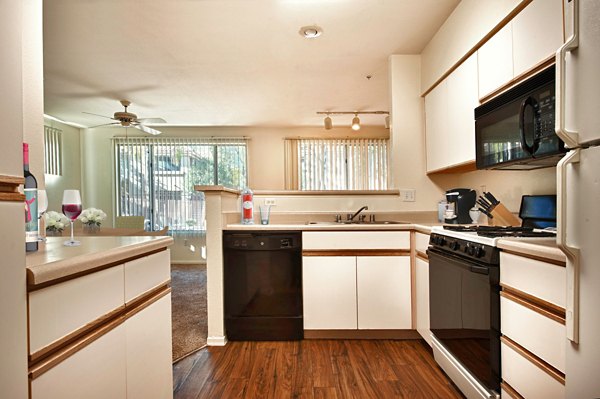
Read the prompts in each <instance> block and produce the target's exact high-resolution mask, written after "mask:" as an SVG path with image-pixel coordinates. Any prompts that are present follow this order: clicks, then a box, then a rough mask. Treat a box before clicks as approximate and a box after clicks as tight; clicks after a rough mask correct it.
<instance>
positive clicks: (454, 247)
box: [448, 241, 460, 251]
mask: <svg viewBox="0 0 600 399" xmlns="http://www.w3.org/2000/svg"><path fill="white" fill-rule="evenodd" d="M448 246H449V247H450V249H451V250H453V251H456V250H457V249H458V248H460V244H459V243H458V242H457V241H453V242H451V243H450V245H448Z"/></svg>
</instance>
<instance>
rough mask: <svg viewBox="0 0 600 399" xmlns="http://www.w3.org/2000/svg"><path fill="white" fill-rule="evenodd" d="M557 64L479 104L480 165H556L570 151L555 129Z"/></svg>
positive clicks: (477, 149) (477, 139) (477, 138)
mask: <svg viewBox="0 0 600 399" xmlns="http://www.w3.org/2000/svg"><path fill="white" fill-rule="evenodd" d="M554 82H555V68H554V65H553V66H551V67H549V68H547V69H545V70H543V71H542V72H540V73H538V74H536V75H534V76H532V77H531V78H529V79H527V80H525V81H523V82H522V83H520V84H518V85H516V86H515V87H513V88H511V89H510V90H508V91H506V92H504V93H502V94H500V95H499V96H497V97H495V98H493V99H492V100H490V101H489V102H487V103H485V104H482V105H481V106H479V107H477V108H475V159H476V164H477V169H510V170H523V169H538V168H545V167H548V166H554V165H556V164H557V162H558V161H559V160H560V158H562V157H563V155H564V153H565V152H566V149H565V146H564V143H563V142H562V141H561V140H560V138H558V136H557V135H556V132H555V131H554V119H555V104H554V102H555V95H554V89H555V84H554Z"/></svg>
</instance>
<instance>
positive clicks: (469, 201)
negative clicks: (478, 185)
mask: <svg viewBox="0 0 600 399" xmlns="http://www.w3.org/2000/svg"><path fill="white" fill-rule="evenodd" d="M446 200H447V201H448V203H454V216H455V217H453V218H446V219H445V220H444V221H445V223H450V224H470V223H471V216H469V210H470V209H471V208H473V207H474V206H475V201H476V200H477V193H476V192H475V190H471V189H470V188H454V189H452V190H448V191H446Z"/></svg>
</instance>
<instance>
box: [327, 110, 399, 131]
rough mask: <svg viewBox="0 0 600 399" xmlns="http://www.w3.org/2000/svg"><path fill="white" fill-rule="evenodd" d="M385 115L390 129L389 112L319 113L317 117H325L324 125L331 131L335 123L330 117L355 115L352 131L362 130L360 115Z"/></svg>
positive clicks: (387, 127) (387, 126) (386, 125)
mask: <svg viewBox="0 0 600 399" xmlns="http://www.w3.org/2000/svg"><path fill="white" fill-rule="evenodd" d="M365 114H368V115H385V121H384V122H385V128H386V129H389V128H390V113H389V112H388V111H318V112H317V115H325V119H324V120H323V124H324V125H325V129H326V130H330V129H331V128H332V127H333V121H332V120H331V117H330V115H354V118H352V124H351V125H350V126H351V127H352V130H360V118H359V117H358V115H365Z"/></svg>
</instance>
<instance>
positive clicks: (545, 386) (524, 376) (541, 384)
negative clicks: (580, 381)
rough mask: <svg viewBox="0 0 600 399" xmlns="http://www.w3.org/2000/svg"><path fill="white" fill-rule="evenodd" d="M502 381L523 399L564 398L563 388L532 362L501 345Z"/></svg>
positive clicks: (503, 344) (504, 344) (507, 346)
mask: <svg viewBox="0 0 600 399" xmlns="http://www.w3.org/2000/svg"><path fill="white" fill-rule="evenodd" d="M501 356H502V379H503V380H504V381H506V383H507V384H508V385H510V386H511V387H512V388H514V389H515V391H517V392H518V393H519V394H520V395H521V396H523V397H524V398H532V399H535V398H540V399H542V398H543V399H553V398H556V399H558V398H564V397H565V386H564V385H563V384H562V383H561V382H559V381H558V380H556V379H555V378H553V377H552V376H550V375H549V374H548V373H546V372H545V371H543V370H542V369H540V368H539V367H538V366H537V365H535V364H534V363H533V362H532V361H530V360H529V359H527V358H525V357H524V356H522V355H521V354H520V353H519V352H517V351H516V350H514V349H513V348H512V347H510V346H509V345H507V344H506V343H505V342H502V344H501Z"/></svg>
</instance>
